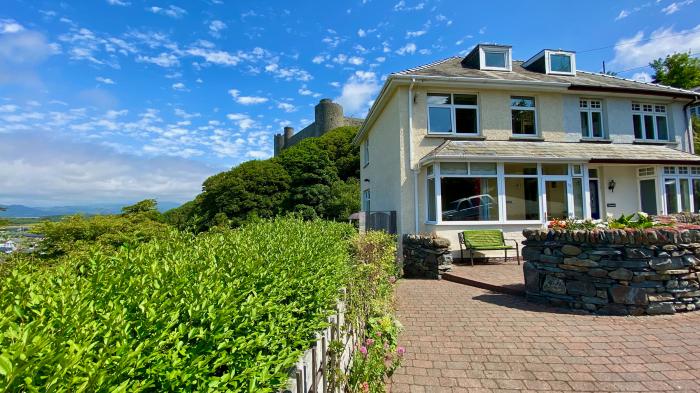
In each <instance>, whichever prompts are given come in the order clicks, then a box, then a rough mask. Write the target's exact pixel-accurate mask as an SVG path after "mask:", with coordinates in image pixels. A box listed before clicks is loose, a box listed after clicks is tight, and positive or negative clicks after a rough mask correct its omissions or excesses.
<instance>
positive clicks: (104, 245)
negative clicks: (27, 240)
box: [32, 212, 170, 257]
mask: <svg viewBox="0 0 700 393" xmlns="http://www.w3.org/2000/svg"><path fill="white" fill-rule="evenodd" d="M169 229H170V228H169V227H168V225H166V224H164V223H161V222H159V221H155V220H154V219H153V213H152V212H144V213H132V214H128V215H104V216H92V217H83V216H78V215H76V216H68V217H65V218H63V219H62V220H61V221H57V222H44V223H41V224H38V225H36V226H35V227H34V228H33V230H32V231H33V232H35V233H40V234H42V235H44V240H42V242H41V244H40V251H41V252H42V253H43V254H44V255H45V256H47V257H59V256H63V255H67V254H77V253H87V252H89V250H90V249H93V248H94V249H99V250H102V251H104V252H109V251H111V250H115V249H117V248H119V247H122V246H127V247H135V246H136V245H138V244H141V243H145V242H148V241H150V240H151V239H154V238H156V237H159V236H161V235H163V234H164V233H166V232H167V231H168V230H169Z"/></svg>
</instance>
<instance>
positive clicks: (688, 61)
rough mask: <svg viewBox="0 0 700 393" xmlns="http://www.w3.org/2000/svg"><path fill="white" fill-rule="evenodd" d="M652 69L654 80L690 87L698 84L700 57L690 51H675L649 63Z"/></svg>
mask: <svg viewBox="0 0 700 393" xmlns="http://www.w3.org/2000/svg"><path fill="white" fill-rule="evenodd" d="M649 66H650V67H651V68H653V69H654V72H655V74H654V82H655V83H660V84H662V85H666V86H673V87H679V88H681V89H691V88H693V87H696V86H700V59H698V58H695V57H691V56H690V53H675V54H673V55H668V56H666V58H665V59H661V58H659V59H656V60H654V61H652V62H651V63H649Z"/></svg>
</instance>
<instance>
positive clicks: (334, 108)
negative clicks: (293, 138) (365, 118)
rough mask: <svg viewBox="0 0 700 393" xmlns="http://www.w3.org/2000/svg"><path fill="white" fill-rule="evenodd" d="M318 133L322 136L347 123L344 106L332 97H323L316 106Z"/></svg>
mask: <svg viewBox="0 0 700 393" xmlns="http://www.w3.org/2000/svg"><path fill="white" fill-rule="evenodd" d="M314 114H315V122H314V124H315V125H316V135H315V136H321V135H323V134H325V133H326V132H328V131H330V130H332V129H334V128H338V127H342V126H344V125H345V117H344V116H343V107H342V106H340V105H338V104H336V103H335V102H333V100H331V99H330V98H324V99H322V100H321V101H320V102H319V103H318V104H317V105H316V107H315V113H314Z"/></svg>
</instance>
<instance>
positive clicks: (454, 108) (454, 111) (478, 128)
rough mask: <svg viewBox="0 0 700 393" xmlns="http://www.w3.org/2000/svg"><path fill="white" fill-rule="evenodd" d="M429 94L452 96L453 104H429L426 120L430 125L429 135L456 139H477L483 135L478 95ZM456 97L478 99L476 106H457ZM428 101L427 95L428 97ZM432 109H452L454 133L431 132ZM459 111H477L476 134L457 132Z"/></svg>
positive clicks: (428, 127) (428, 128) (428, 125)
mask: <svg viewBox="0 0 700 393" xmlns="http://www.w3.org/2000/svg"><path fill="white" fill-rule="evenodd" d="M428 94H440V95H449V96H450V102H451V104H427V109H426V112H427V116H426V118H427V119H428V124H427V130H428V135H450V136H455V137H467V138H470V137H475V136H480V135H481V119H480V118H479V95H478V94H477V93H439V92H428ZM455 95H470V96H475V97H476V105H456V104H455V103H454V102H455V100H454V98H455V97H454V96H455ZM426 101H428V99H427V95H426ZM430 108H449V109H450V116H451V119H450V120H451V121H452V131H451V132H433V131H430ZM457 109H475V110H476V132H472V133H467V132H457Z"/></svg>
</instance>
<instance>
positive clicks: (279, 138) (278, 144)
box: [275, 134, 284, 157]
mask: <svg viewBox="0 0 700 393" xmlns="http://www.w3.org/2000/svg"><path fill="white" fill-rule="evenodd" d="M282 149H284V136H283V135H282V134H275V157H277V156H278V155H280V152H281V151H282Z"/></svg>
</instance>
